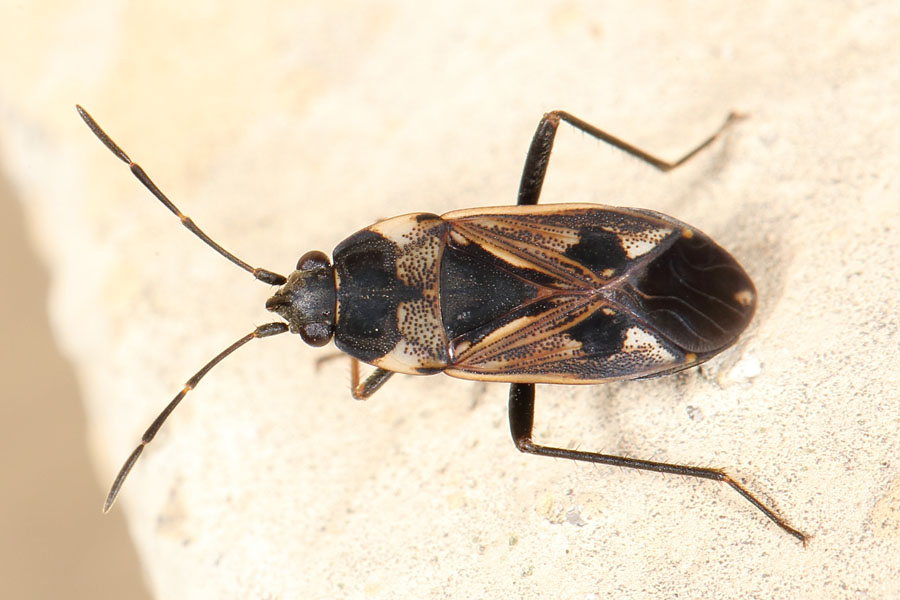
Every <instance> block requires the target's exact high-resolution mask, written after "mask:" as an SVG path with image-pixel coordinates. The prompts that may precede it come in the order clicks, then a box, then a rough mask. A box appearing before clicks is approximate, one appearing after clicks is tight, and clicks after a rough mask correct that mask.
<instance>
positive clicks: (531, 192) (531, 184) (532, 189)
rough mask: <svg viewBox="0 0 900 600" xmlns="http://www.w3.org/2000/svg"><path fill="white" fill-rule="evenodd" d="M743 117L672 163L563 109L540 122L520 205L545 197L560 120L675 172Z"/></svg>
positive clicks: (734, 115)
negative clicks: (546, 182) (546, 178)
mask: <svg viewBox="0 0 900 600" xmlns="http://www.w3.org/2000/svg"><path fill="white" fill-rule="evenodd" d="M739 118H740V115H738V114H737V113H731V114H729V115H728V118H727V119H725V122H724V123H722V126H721V127H719V129H717V130H716V132H715V133H713V134H712V135H711V136H709V137H708V138H706V139H705V140H704V141H703V142H702V143H701V144H700V145H698V146H697V147H696V148H694V149H693V150H691V151H690V152H688V153H687V154H685V155H684V156H682V157H681V158H680V159H678V160H676V161H675V162H668V161H665V160H663V159H661V158H657V157H655V156H653V155H652V154H649V153H647V152H644V151H643V150H641V149H640V148H637V147H636V146H632V145H631V144H629V143H628V142H626V141H624V140H621V139H619V138H617V137H615V136H613V135H610V134H608V133H606V132H605V131H603V130H602V129H598V128H596V127H594V126H593V125H591V124H590V123H587V122H585V121H582V120H581V119H579V118H578V117H576V116H573V115H570V114H569V113H567V112H564V111H561V110H555V111H553V112H549V113H547V114H545V115H544V118H542V119H541V122H540V123H538V126H537V131H535V132H534V137H533V138H532V139H531V147H530V148H529V149H528V156H526V157H525V168H524V169H523V170H522V180H521V182H520V183H519V199H518V202H517V204H537V203H538V198H540V196H541V186H543V185H544V176H545V175H546V174H547V165H548V164H549V163H550V152H552V151H553V140H554V139H555V138H556V130H557V129H558V128H559V123H560V121H565V122H566V123H568V124H569V125H571V126H572V127H575V128H576V129H580V130H581V131H583V132H584V133H586V134H588V135H591V136H593V137H595V138H597V139H598V140H600V141H602V142H606V143H607V144H611V145H612V146H615V147H616V148H618V149H619V150H622V151H623V152H627V153H628V154H630V155H631V156H634V157H635V158H639V159H640V160H642V161H644V162H645V163H647V164H648V165H650V166H652V167H655V168H657V169H659V170H660V171H663V172H666V171H671V170H672V169H674V168H675V167H677V166H679V165H681V164H684V163H685V162H687V161H688V160H690V159H691V158H692V157H693V156H694V155H695V154H697V153H698V152H700V151H701V150H703V149H704V148H706V147H707V146H709V145H710V144H712V143H713V142H714V141H715V139H716V138H717V137H719V135H721V133H722V132H723V131H725V129H726V128H727V127H728V126H729V125H730V124H731V123H733V122H734V121H736V120H737V119H739Z"/></svg>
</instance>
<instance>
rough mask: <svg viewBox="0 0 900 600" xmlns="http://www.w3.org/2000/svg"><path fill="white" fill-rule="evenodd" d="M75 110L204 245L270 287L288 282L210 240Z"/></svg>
mask: <svg viewBox="0 0 900 600" xmlns="http://www.w3.org/2000/svg"><path fill="white" fill-rule="evenodd" d="M75 109H76V110H78V114H79V115H81V118H82V119H84V122H85V123H87V126H88V127H90V128H91V131H93V132H94V135H96V136H97V137H98V138H100V141H101V142H103V145H105V146H106V147H107V148H109V150H110V152H112V153H113V154H115V155H116V156H118V157H119V159H120V160H121V161H122V162H124V163H125V164H127V165H128V168H130V169H131V172H132V173H134V176H135V177H137V178H138V181H140V182H141V183H142V184H144V187H146V188H147V189H148V190H150V193H152V194H153V195H154V196H156V198H157V199H158V200H159V201H160V202H162V203H163V205H164V206H165V207H166V208H168V209H169V210H170V211H172V213H173V214H174V215H175V216H176V217H178V219H179V220H180V221H181V224H182V225H184V226H185V227H187V228H188V230H189V231H190V232H191V233H193V234H194V235H196V236H197V237H198V238H200V239H201V240H203V243H205V244H206V245H207V246H209V247H210V248H212V249H213V250H215V251H216V252H218V253H219V254H221V255H222V256H224V257H225V258H227V259H228V260H230V261H231V262H233V263H234V264H236V265H237V266H239V267H240V268H242V269H244V270H245V271H247V272H248V273H250V274H252V275H253V276H254V277H255V278H256V279H258V280H260V281H262V282H263V283H268V284H269V285H284V284H285V283H286V282H287V278H285V276H284V275H279V274H278V273H275V272H273V271H269V270H267V269H259V268H256V267H251V266H250V265H249V264H247V263H245V262H244V261H242V260H241V259H239V258H238V257H237V256H235V255H234V254H232V253H231V252H229V251H228V250H226V249H225V248H223V247H222V246H220V245H219V244H217V243H216V242H214V241H213V240H212V238H210V237H209V236H208V235H206V234H205V233H204V232H203V230H202V229H200V228H199V227H197V225H196V224H195V223H194V221H193V220H191V218H190V217H188V216H187V215H185V214H184V213H182V212H181V211H180V210H178V207H177V206H175V205H174V204H173V203H172V201H171V200H169V199H168V198H167V197H166V195H165V194H163V193H162V190H160V189H159V188H158V187H156V184H155V183H153V181H152V180H151V179H150V177H148V176H147V173H145V172H144V169H142V168H141V166H140V165H139V164H137V163H136V162H134V161H133V160H131V158H130V157H129V156H128V155H127V154H125V151H124V150H122V149H121V148H120V147H119V145H118V144H116V143H115V142H114V141H112V138H111V137H109V136H108V135H106V132H105V131H103V129H101V127H100V125H98V124H97V121H95V120H94V118H93V117H92V116H91V115H89V114H88V112H87V111H86V110H84V109H83V108H82V107H81V106H80V105H78V104H76V105H75Z"/></svg>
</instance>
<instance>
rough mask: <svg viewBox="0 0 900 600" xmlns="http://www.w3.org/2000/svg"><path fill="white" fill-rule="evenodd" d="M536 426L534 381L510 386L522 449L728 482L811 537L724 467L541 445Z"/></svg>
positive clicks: (513, 424) (513, 428)
mask: <svg viewBox="0 0 900 600" xmlns="http://www.w3.org/2000/svg"><path fill="white" fill-rule="evenodd" d="M533 427H534V384H533V383H514V384H512V385H511V387H510V389H509V430H510V433H512V438H513V442H515V444H516V448H518V449H519V450H521V451H522V452H526V453H528V454H537V455H539V456H553V457H555V458H569V459H572V460H580V461H584V462H592V463H597V464H601V465H611V466H614V467H624V468H628V469H642V470H644V471H656V472H657V473H670V474H673V475H684V476H686V477H697V478H700V479H712V480H713V481H720V482H722V483H727V484H728V485H729V486H731V487H732V488H733V489H734V490H736V491H737V493H739V494H740V495H741V496H743V497H744V498H746V499H747V500H748V501H749V502H750V504H752V505H753V506H755V507H756V508H757V509H759V510H760V511H761V512H762V513H763V514H764V515H766V516H767V517H769V519H771V520H772V521H773V522H774V523H775V524H776V525H778V526H779V527H781V528H782V529H783V530H785V531H786V532H788V533H789V534H791V535H792V536H794V537H795V538H797V539H798V540H800V541H801V542H802V543H803V545H804V546H805V545H806V542H807V541H808V539H809V537H808V536H807V535H806V534H805V533H803V532H801V531H798V530H797V529H794V528H793V527H791V526H790V525H788V523H787V521H785V520H784V519H782V518H781V517H779V516H778V515H777V514H776V513H775V511H774V510H772V509H771V508H769V507H768V506H766V505H765V504H763V503H762V502H760V501H759V500H758V499H757V498H756V497H755V496H754V495H753V494H751V493H750V492H749V491H748V490H747V489H746V488H745V487H744V486H743V485H741V484H740V483H738V482H737V481H735V480H734V479H732V478H731V477H730V476H729V475H728V474H727V473H725V472H723V471H721V470H720V469H705V468H702V467H689V466H685V465H673V464H669V463H660V462H652V461H649V460H638V459H636V458H625V457H624V456H612V455H609V454H600V453H597V452H580V451H578V450H567V449H565V448H551V447H548V446H539V445H537V444H535V443H534V442H532V441H531V433H532V429H533Z"/></svg>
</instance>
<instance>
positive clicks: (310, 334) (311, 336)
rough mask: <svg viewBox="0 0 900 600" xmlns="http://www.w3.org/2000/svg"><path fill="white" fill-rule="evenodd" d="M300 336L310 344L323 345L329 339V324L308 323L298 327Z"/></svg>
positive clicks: (330, 333) (330, 330)
mask: <svg viewBox="0 0 900 600" xmlns="http://www.w3.org/2000/svg"><path fill="white" fill-rule="evenodd" d="M299 332H300V337H301V338H302V339H303V341H304V342H306V343H307V344H309V345H310V346H324V345H325V344H327V343H328V342H330V341H331V336H332V335H333V332H332V329H331V326H330V325H329V324H327V323H309V324H307V325H302V326H301V327H300V328H299Z"/></svg>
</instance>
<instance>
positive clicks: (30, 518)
mask: <svg viewBox="0 0 900 600" xmlns="http://www.w3.org/2000/svg"><path fill="white" fill-rule="evenodd" d="M2 168H3V166H2V165H0V261H2V267H0V273H3V286H2V292H0V331H2V332H3V343H2V344H0V381H2V390H3V391H2V401H0V477H2V479H0V539H2V540H3V543H0V582H2V583H0V585H2V589H3V596H4V597H5V598H30V599H32V598H33V599H35V600H43V599H50V598H68V599H70V600H80V599H82V598H133V599H138V600H140V599H143V598H149V595H148V594H147V592H146V588H145V585H144V582H143V579H142V576H141V572H140V567H139V565H138V562H137V557H136V554H135V551H134V547H133V546H132V544H131V540H130V539H129V538H128V533H127V531H126V528H125V519H124V518H123V516H122V512H121V511H116V510H113V511H111V512H110V513H109V514H106V515H104V514H102V513H101V512H100V507H101V505H102V502H103V497H104V495H105V493H106V492H105V490H104V486H105V484H104V483H102V482H100V481H99V478H98V476H97V473H96V471H95V470H94V468H93V466H92V465H91V462H90V460H89V458H88V446H87V442H86V427H85V418H84V413H83V410H82V401H81V398H80V396H79V391H78V386H77V384H76V381H75V373H74V371H73V369H72V367H71V366H70V365H69V363H68V362H67V361H66V359H65V358H64V357H63V356H61V355H60V352H59V350H58V349H57V346H56V343H55V342H54V340H53V336H52V335H51V333H50V323H49V320H48V316H47V293H48V275H47V270H46V269H45V267H44V265H43V263H42V262H41V258H40V257H39V256H38V255H37V253H36V251H35V249H34V248H33V247H32V245H31V243H30V242H29V240H28V239H27V235H26V231H27V228H26V225H25V222H24V218H23V215H22V211H21V209H20V207H19V204H18V203H17V202H16V201H15V200H16V199H15V198H14V197H13V193H14V192H13V190H12V188H11V186H10V185H9V184H8V182H7V180H6V179H5V177H4V174H3V173H2ZM48 175H49V176H52V174H48ZM48 399H52V402H48ZM48 406H52V408H53V410H52V411H48V410H47V408H48ZM25 482H27V484H28V485H22V484H23V483H25Z"/></svg>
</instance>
